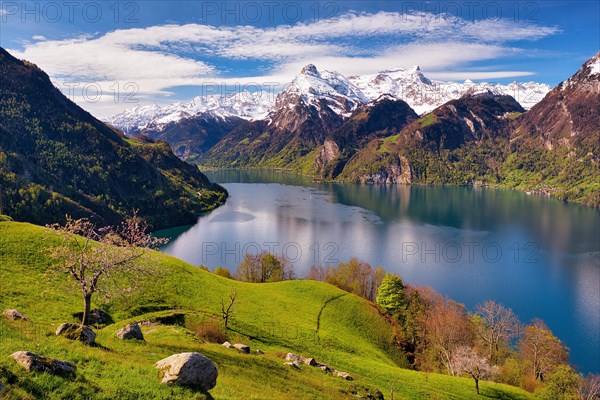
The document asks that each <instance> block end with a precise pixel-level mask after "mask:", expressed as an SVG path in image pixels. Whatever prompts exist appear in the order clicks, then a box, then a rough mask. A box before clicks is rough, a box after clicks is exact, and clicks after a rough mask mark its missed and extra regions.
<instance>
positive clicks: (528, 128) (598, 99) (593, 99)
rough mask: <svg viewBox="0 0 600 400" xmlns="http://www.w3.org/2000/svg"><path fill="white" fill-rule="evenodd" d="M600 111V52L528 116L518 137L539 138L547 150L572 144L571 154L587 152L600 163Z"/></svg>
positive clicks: (538, 104) (556, 88)
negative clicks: (581, 150) (521, 135)
mask: <svg viewBox="0 0 600 400" xmlns="http://www.w3.org/2000/svg"><path fill="white" fill-rule="evenodd" d="M599 109H600V51H599V52H597V53H596V55H595V56H594V57H592V58H591V59H589V60H588V61H586V62H585V63H584V64H583V65H582V66H581V68H580V69H579V71H577V72H576V73H575V74H574V75H573V76H571V77H570V78H569V79H567V80H565V81H564V82H561V83H560V84H558V85H557V86H556V87H555V88H554V89H553V90H552V91H551V92H550V93H548V95H547V96H546V97H544V99H543V100H542V101H540V102H539V103H537V104H536V105H535V106H534V107H533V108H532V109H531V111H530V112H528V113H527V114H525V116H524V117H523V119H522V120H521V123H520V125H519V126H518V128H517V129H516V134H517V135H519V134H524V135H530V136H532V137H534V138H537V140H539V141H541V142H542V143H543V144H544V146H546V147H547V148H553V147H554V146H557V145H569V146H570V150H571V151H573V150H574V149H575V148H582V149H586V153H587V154H589V155H592V157H593V159H595V160H597V159H598V158H599V154H600V145H599V143H600V113H598V110H599ZM573 154H575V153H573Z"/></svg>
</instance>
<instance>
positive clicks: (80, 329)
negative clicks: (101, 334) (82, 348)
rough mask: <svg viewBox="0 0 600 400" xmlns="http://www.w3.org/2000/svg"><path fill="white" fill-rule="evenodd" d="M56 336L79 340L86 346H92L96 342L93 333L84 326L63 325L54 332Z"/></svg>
mask: <svg viewBox="0 0 600 400" xmlns="http://www.w3.org/2000/svg"><path fill="white" fill-rule="evenodd" d="M56 335H57V336H63V337H65V338H67V339H70V340H79V341H81V342H83V343H84V344H87V345H92V344H94V342H95V341H96V334H95V333H94V331H93V330H92V329H91V328H90V327H89V326H85V325H79V324H71V323H68V322H67V323H64V324H61V325H60V326H59V327H58V329H57V330H56Z"/></svg>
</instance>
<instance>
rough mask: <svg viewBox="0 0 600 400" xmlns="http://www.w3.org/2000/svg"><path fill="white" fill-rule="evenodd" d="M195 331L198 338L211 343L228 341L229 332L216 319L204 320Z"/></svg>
mask: <svg viewBox="0 0 600 400" xmlns="http://www.w3.org/2000/svg"><path fill="white" fill-rule="evenodd" d="M194 333H195V334H196V336H197V337H198V338H200V339H202V340H204V341H205V342H209V343H219V344H221V343H223V342H225V341H227V334H226V333H225V331H224V330H223V328H222V327H221V324H220V323H219V322H218V321H215V320H214V319H208V320H204V321H202V322H201V323H200V324H198V325H197V326H196V327H195V329H194Z"/></svg>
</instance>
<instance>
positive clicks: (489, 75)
mask: <svg viewBox="0 0 600 400" xmlns="http://www.w3.org/2000/svg"><path fill="white" fill-rule="evenodd" d="M532 75H535V72H531V71H456V72H431V73H428V74H427V77H429V78H431V79H437V80H447V81H463V80H466V79H471V80H480V79H501V78H517V77H521V76H532Z"/></svg>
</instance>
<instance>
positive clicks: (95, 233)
mask: <svg viewBox="0 0 600 400" xmlns="http://www.w3.org/2000/svg"><path fill="white" fill-rule="evenodd" d="M50 228H52V229H53V230H54V231H55V232H56V233H57V235H58V236H59V237H60V239H61V244H60V245H59V246H56V247H54V248H52V249H51V250H50V252H51V255H52V256H53V258H54V259H55V260H56V267H57V268H58V270H59V271H60V272H65V273H66V274H67V275H68V276H69V277H71V278H72V282H73V283H74V284H75V285H77V286H78V287H79V289H80V290H81V295H82V297H83V317H82V318H81V323H82V325H87V324H88V319H89V315H90V308H91V303H92V296H93V295H94V293H96V292H102V293H104V294H106V295H108V294H109V293H110V292H111V291H113V290H118V291H120V292H122V293H125V292H129V291H131V290H132V289H133V288H134V287H135V286H136V285H137V283H138V282H139V280H140V277H141V276H142V275H147V274H149V273H150V272H151V268H150V267H149V266H148V265H145V264H144V263H142V262H140V258H141V257H142V256H144V254H146V252H147V251H148V249H154V248H158V246H160V245H162V244H164V243H166V242H167V240H166V239H159V238H155V237H153V236H152V235H151V234H149V233H146V231H147V229H148V225H147V223H146V222H145V221H143V220H142V219H140V218H139V217H138V216H137V212H135V211H134V212H133V214H132V215H131V216H128V217H126V218H125V220H124V221H123V222H122V223H121V224H120V225H119V226H117V227H104V228H98V227H97V226H96V225H95V224H94V223H92V222H91V221H89V220H88V219H85V218H84V219H78V220H74V219H72V218H71V217H70V216H67V222H66V224H65V225H64V226H60V225H58V224H55V225H52V226H51V227H50ZM123 284H126V285H127V287H122V285H123Z"/></svg>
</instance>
